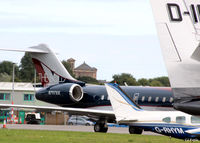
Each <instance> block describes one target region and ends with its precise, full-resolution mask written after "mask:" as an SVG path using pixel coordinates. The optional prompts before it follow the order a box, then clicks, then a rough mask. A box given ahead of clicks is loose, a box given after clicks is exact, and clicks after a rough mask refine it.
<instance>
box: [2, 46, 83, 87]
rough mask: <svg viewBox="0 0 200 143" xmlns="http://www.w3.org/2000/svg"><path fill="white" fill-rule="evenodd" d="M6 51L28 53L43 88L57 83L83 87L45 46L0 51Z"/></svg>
mask: <svg viewBox="0 0 200 143" xmlns="http://www.w3.org/2000/svg"><path fill="white" fill-rule="evenodd" d="M0 50H6V51H17V52H28V53H30V55H31V57H32V61H33V63H34V65H35V68H36V70H37V73H38V75H39V78H40V80H41V83H42V85H43V86H47V85H53V84H58V83H62V82H63V83H66V82H70V83H77V84H79V85H81V86H84V85H85V83H84V82H81V81H78V80H76V79H75V78H73V77H72V76H71V75H70V74H69V72H68V71H67V70H66V69H65V67H64V66H63V64H62V63H61V62H60V60H59V59H58V58H57V56H56V54H55V53H54V52H53V51H52V50H51V49H50V48H48V47H47V46H46V45H45V44H40V45H38V46H33V47H30V48H28V49H26V50H16V49H0Z"/></svg>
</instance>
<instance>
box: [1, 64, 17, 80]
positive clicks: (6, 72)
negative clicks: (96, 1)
mask: <svg viewBox="0 0 200 143" xmlns="http://www.w3.org/2000/svg"><path fill="white" fill-rule="evenodd" d="M14 67H15V81H20V80H19V67H18V66H17V65H16V64H15V65H14ZM12 76H13V62H10V61H3V62H1V63H0V79H1V80H0V81H4V82H10V81H12Z"/></svg>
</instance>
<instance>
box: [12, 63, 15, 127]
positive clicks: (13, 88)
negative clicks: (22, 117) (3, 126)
mask: <svg viewBox="0 0 200 143" xmlns="http://www.w3.org/2000/svg"><path fill="white" fill-rule="evenodd" d="M14 90H15V63H13V76H12V96H11V101H12V105H13V104H14V103H13V98H14V97H13V96H14ZM11 110H12V111H11V122H12V123H14V118H13V114H14V110H13V108H12V109H11Z"/></svg>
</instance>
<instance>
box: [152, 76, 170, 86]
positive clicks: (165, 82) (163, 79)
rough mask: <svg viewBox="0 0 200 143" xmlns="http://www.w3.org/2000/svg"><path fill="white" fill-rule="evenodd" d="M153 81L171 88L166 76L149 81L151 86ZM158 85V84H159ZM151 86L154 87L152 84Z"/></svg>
mask: <svg viewBox="0 0 200 143" xmlns="http://www.w3.org/2000/svg"><path fill="white" fill-rule="evenodd" d="M153 81H159V85H160V84H161V86H170V82H169V78H168V77H166V76H162V77H156V78H153V79H149V82H150V84H151V83H152V82H153ZM157 84H158V82H157ZM154 85H155V82H154ZM151 86H152V84H151Z"/></svg>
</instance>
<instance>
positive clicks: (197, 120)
mask: <svg viewBox="0 0 200 143" xmlns="http://www.w3.org/2000/svg"><path fill="white" fill-rule="evenodd" d="M191 123H200V117H197V116H191Z"/></svg>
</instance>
